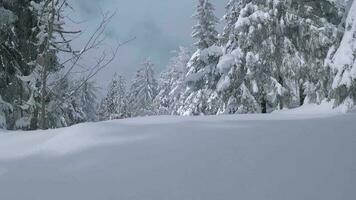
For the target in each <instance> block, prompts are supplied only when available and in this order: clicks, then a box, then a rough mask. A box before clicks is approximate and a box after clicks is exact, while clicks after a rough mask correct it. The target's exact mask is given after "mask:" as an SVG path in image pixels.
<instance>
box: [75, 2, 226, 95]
mask: <svg viewBox="0 0 356 200" xmlns="http://www.w3.org/2000/svg"><path fill="white" fill-rule="evenodd" d="M227 1H228V0H212V3H214V5H215V8H216V16H217V17H218V18H222V16H223V13H224V7H225V5H226V4H227ZM196 4H197V0H178V1H177V0H140V1H131V0H100V1H98V0H72V6H73V11H72V13H70V14H69V16H70V17H71V19H72V20H74V21H76V22H80V24H79V25H76V26H80V27H79V28H80V29H81V30H82V31H83V35H82V36H81V38H80V39H78V40H77V41H76V42H75V43H74V45H75V47H77V48H80V47H81V46H82V45H83V42H85V41H86V40H87V39H88V37H89V36H90V33H92V32H93V31H94V29H95V28H96V27H97V26H98V24H99V23H100V19H101V14H102V13H103V12H108V11H109V12H115V11H116V12H117V13H116V15H115V16H114V18H113V19H112V21H111V22H110V25H109V26H108V29H107V31H106V33H105V34H106V36H107V38H108V43H109V44H107V45H108V46H115V45H116V44H117V43H120V42H124V41H126V40H128V39H130V38H133V37H136V39H135V40H134V41H132V42H130V43H129V44H126V45H125V46H123V47H121V48H120V50H119V53H118V55H117V57H116V59H115V61H114V62H113V63H111V64H110V66H108V67H107V68H105V69H104V70H103V71H101V72H100V74H98V75H97V76H96V80H97V81H98V85H99V86H100V87H101V88H106V86H107V85H108V83H109V81H110V80H111V78H112V76H113V74H114V73H119V74H121V75H124V76H125V77H126V78H127V80H128V81H130V80H131V78H132V77H133V76H134V73H135V72H136V70H137V69H138V68H139V67H140V64H141V63H142V62H143V61H144V60H145V59H146V58H147V57H150V58H151V60H152V61H153V63H154V64H155V68H154V69H155V72H156V75H157V76H158V75H159V73H160V72H161V71H162V70H164V68H165V66H166V65H167V64H168V62H169V59H170V58H171V57H172V56H173V55H174V53H173V51H175V50H177V49H178V48H179V47H180V46H184V47H187V48H190V49H193V48H194V47H193V46H192V45H193V43H194V40H193V39H192V37H191V32H192V26H193V25H194V24H196V21H195V20H194V19H193V18H192V15H193V13H194V11H195V8H196ZM95 56H98V55H95V53H93V55H90V56H89V57H92V60H90V58H89V59H87V60H85V61H84V62H92V61H93V62H94V60H95Z"/></svg>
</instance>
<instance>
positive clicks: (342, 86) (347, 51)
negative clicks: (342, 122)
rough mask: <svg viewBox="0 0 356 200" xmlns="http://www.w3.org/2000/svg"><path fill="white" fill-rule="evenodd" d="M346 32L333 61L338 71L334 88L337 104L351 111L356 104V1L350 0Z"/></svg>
mask: <svg viewBox="0 0 356 200" xmlns="http://www.w3.org/2000/svg"><path fill="white" fill-rule="evenodd" d="M350 3H351V7H350V10H349V12H347V18H346V23H345V33H344V35H343V38H342V41H341V43H340V46H339V47H338V49H337V51H336V53H335V54H334V56H333V59H332V61H331V67H332V68H333V70H334V71H335V72H336V76H335V79H334V82H333V84H332V88H333V89H334V90H335V93H334V96H335V99H336V101H335V106H339V105H342V107H343V110H344V111H345V112H346V111H350V110H352V109H354V106H355V105H356V1H353V2H352V1H350Z"/></svg>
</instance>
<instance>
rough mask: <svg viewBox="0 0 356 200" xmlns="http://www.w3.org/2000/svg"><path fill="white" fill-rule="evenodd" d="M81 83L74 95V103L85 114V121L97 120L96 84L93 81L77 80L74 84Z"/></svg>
mask: <svg viewBox="0 0 356 200" xmlns="http://www.w3.org/2000/svg"><path fill="white" fill-rule="evenodd" d="M78 84H83V86H81V87H80V88H79V90H78V92H77V93H76V94H75V95H74V96H75V100H76V105H77V106H78V107H80V108H81V110H82V112H83V113H84V114H85V122H94V121H97V120H98V117H97V114H96V112H97V104H98V102H97V100H98V97H97V95H96V94H97V86H96V83H95V82H94V81H85V80H83V79H81V80H79V83H76V84H75V85H78Z"/></svg>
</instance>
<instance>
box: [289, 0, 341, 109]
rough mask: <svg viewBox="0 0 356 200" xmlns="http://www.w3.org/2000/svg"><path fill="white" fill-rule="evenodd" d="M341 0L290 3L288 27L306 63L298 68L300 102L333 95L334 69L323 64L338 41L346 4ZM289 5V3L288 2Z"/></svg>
mask: <svg viewBox="0 0 356 200" xmlns="http://www.w3.org/2000/svg"><path fill="white" fill-rule="evenodd" d="M340 2H341V1H330V0H321V1H295V2H293V3H292V4H289V7H288V13H287V17H288V18H286V19H287V20H285V21H286V27H287V29H286V31H287V33H288V35H287V36H288V38H289V40H290V41H291V44H293V45H294V46H295V48H296V49H297V52H298V55H299V57H300V58H301V61H302V65H301V68H297V69H299V70H295V71H294V73H295V74H296V76H295V77H297V78H298V79H297V80H299V81H298V82H297V83H298V85H299V86H298V87H297V89H298V90H299V92H298V94H299V101H300V105H301V104H303V103H304V102H307V103H308V102H309V103H320V102H321V101H322V100H323V99H329V98H330V91H331V83H332V78H331V73H330V70H329V69H328V68H325V67H323V66H324V62H325V58H326V57H327V55H328V51H329V49H330V47H331V46H333V45H335V44H337V43H338V41H339V40H340V36H341V34H340V33H342V30H340V28H339V26H340V24H341V22H342V16H343V13H344V11H345V7H344V5H343V4H342V3H340ZM287 5H288V4H287Z"/></svg>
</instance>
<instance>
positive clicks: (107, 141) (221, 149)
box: [0, 105, 356, 200]
mask: <svg viewBox="0 0 356 200" xmlns="http://www.w3.org/2000/svg"><path fill="white" fill-rule="evenodd" d="M330 106H331V105H330ZM307 111H308V112H307ZM355 122H356V114H340V113H339V112H336V111H330V109H329V106H327V105H324V107H320V106H312V105H308V106H305V107H302V108H299V109H297V110H291V111H280V112H275V113H272V114H270V115H236V116H207V117H170V116H160V117H147V118H136V119H127V120H117V121H108V122H101V123H86V124H81V125H77V126H74V127H70V128H64V129H57V130H49V131H34V132H6V131H2V132H1V131H0V132H1V133H0V199H6V200H22V199H28V200H37V199H51V200H63V199H69V200H70V199H73V200H91V199H93V200H98V199H122V200H131V199H132V200H136V199H137V200H182V199H184V200H197V199H202V200H217V199H219V200H231V199H244V200H256V199H273V200H286V199H288V200H300V199H304V200H335V199H355V198H356V191H355V188H356V157H355V152H356V125H355Z"/></svg>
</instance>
